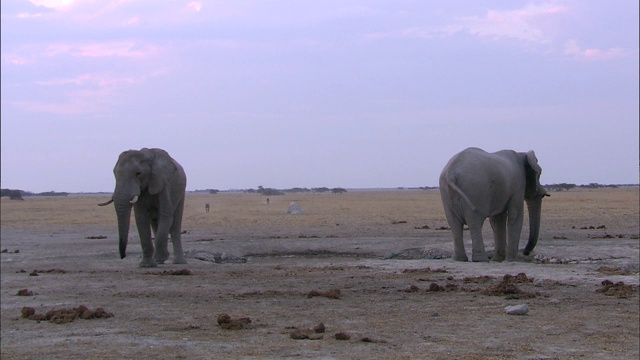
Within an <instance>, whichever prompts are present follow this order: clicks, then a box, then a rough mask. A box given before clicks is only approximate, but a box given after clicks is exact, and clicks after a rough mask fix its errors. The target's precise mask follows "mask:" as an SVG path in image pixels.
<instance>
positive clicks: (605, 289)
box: [596, 280, 636, 299]
mask: <svg viewBox="0 0 640 360" xmlns="http://www.w3.org/2000/svg"><path fill="white" fill-rule="evenodd" d="M601 284H602V287H601V288H600V289H598V290H596V292H597V293H603V294H605V295H607V296H616V297H618V298H620V299H624V298H628V297H630V296H631V295H633V293H635V292H636V291H635V290H634V288H633V285H625V283H624V282H622V281H618V282H617V283H615V284H614V283H613V282H612V281H611V280H603V281H602V283H601Z"/></svg>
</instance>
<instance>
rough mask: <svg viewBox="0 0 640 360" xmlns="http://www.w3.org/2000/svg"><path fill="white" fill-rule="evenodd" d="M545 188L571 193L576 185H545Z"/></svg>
mask: <svg viewBox="0 0 640 360" xmlns="http://www.w3.org/2000/svg"><path fill="white" fill-rule="evenodd" d="M544 187H545V188H547V189H549V190H551V191H562V190H565V191H569V190H571V189H573V188H575V187H576V184H567V183H560V184H550V185H545V186H544Z"/></svg>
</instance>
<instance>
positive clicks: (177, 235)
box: [171, 200, 187, 264]
mask: <svg viewBox="0 0 640 360" xmlns="http://www.w3.org/2000/svg"><path fill="white" fill-rule="evenodd" d="M183 210H184V200H182V202H181V203H180V204H179V205H178V207H177V208H176V210H175V211H174V213H173V225H172V226H171V242H172V243H173V263H174V264H186V263H187V260H186V259H185V258H184V253H183V251H182V212H183Z"/></svg>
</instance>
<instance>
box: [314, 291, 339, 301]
mask: <svg viewBox="0 0 640 360" xmlns="http://www.w3.org/2000/svg"><path fill="white" fill-rule="evenodd" d="M316 296H322V297H326V298H328V299H340V289H331V290H327V291H323V292H321V291H317V290H311V291H309V293H308V294H307V297H308V298H312V297H316Z"/></svg>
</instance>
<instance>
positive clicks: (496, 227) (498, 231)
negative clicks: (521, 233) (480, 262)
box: [489, 213, 507, 261]
mask: <svg viewBox="0 0 640 360" xmlns="http://www.w3.org/2000/svg"><path fill="white" fill-rule="evenodd" d="M489 221H490V222H491V228H492V229H493V241H494V243H495V251H496V254H495V256H494V257H493V258H492V259H491V260H492V261H503V260H504V259H505V256H506V253H505V251H506V247H507V213H502V214H498V215H496V216H493V217H491V218H490V219H489Z"/></svg>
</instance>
